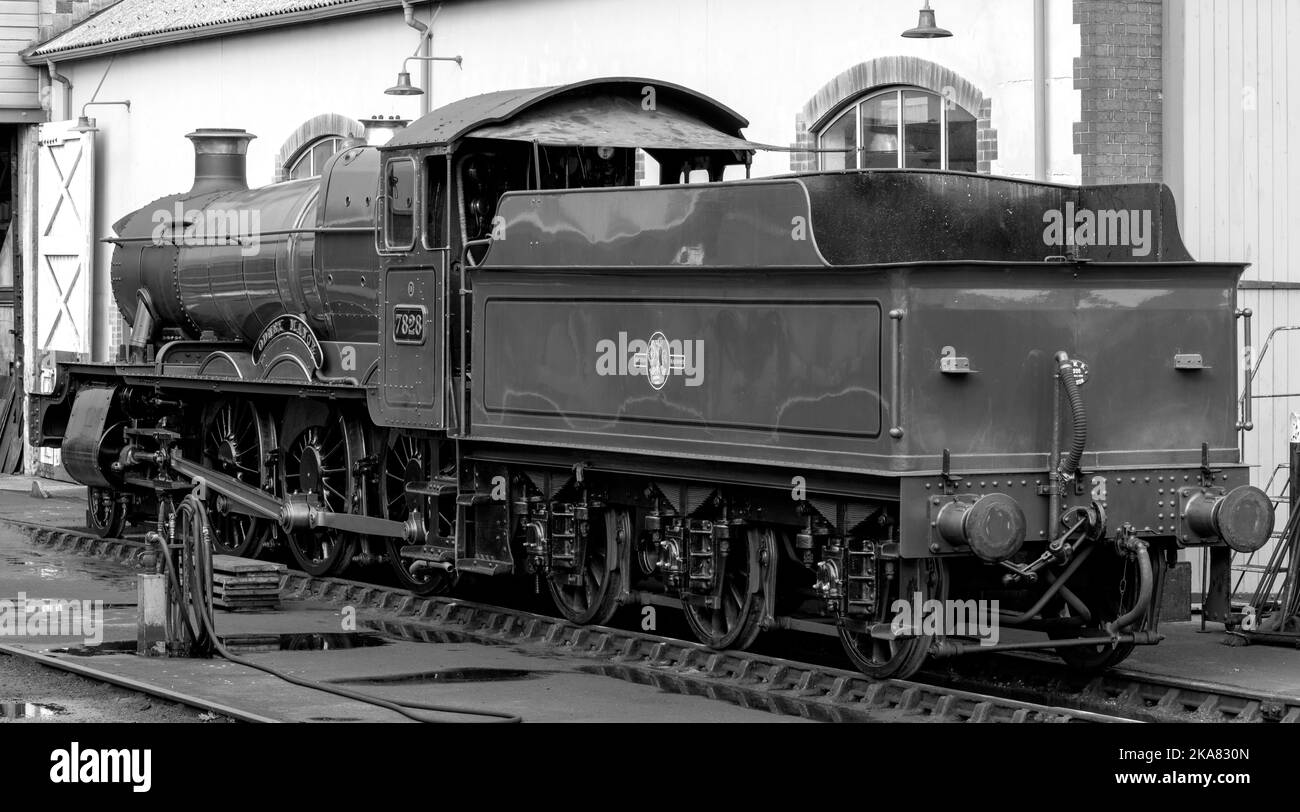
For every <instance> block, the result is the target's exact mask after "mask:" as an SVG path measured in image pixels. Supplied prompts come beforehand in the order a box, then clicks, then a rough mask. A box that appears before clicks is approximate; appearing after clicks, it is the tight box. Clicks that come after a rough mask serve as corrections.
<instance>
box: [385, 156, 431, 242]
mask: <svg viewBox="0 0 1300 812" xmlns="http://www.w3.org/2000/svg"><path fill="white" fill-rule="evenodd" d="M402 161H405V162H406V163H408V164H410V166H411V187H412V188H411V215H410V216H411V240H410V242H409V243H408V244H406V245H394V244H393V243H392V241H391V237H392V229H391V227H390V220H389V217H390V214H391V212H390V208H389V205H388V203H389V189H388V176H389V168H390V167H391V166H392V165H393V164H395V163H399V162H402ZM379 191H380V194H379V196H378V202H379V206H380V211H379V229H378V232H379V233H378V234H377V235H376V237H377V239H376V242H377V243H379V249H380V252H381V253H384V254H408V253H410V252H412V251H414V250H415V246H416V243H417V242H418V241H419V239H420V238H419V236H418V235H417V232H418V231H422V229H420V215H421V213H422V212H423V211H424V207H423V206H422V205H421V204H420V192H421V186H420V165H419V163H418V162H417V161H416V159H415V156H414V155H394V156H393V157H391V158H386V159H384V163H383V167H382V170H381V171H380V173H379Z"/></svg>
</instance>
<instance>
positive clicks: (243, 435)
mask: <svg viewBox="0 0 1300 812" xmlns="http://www.w3.org/2000/svg"><path fill="white" fill-rule="evenodd" d="M275 434H276V432H275V424H274V422H273V421H272V420H271V419H270V417H269V416H268V415H266V414H263V413H262V411H261V410H260V409H258V408H256V407H255V406H253V404H251V403H249V402H248V401H247V400H245V399H243V398H237V397H232V398H224V399H222V400H219V401H217V402H216V403H215V404H213V405H212V406H210V407H208V408H207V409H205V410H204V417H203V464H204V465H205V466H207V467H209V468H212V469H215V470H217V471H220V472H221V473H223V474H226V475H228V476H232V477H234V478H235V479H238V480H239V481H240V482H244V483H246V484H248V485H252V486H253V487H256V488H267V489H269V486H271V484H272V483H273V482H274V481H275V476H274V474H273V472H272V470H271V468H270V466H269V464H268V460H269V459H270V458H271V452H272V450H273V449H275V447H276V445H277V443H276V436H275ZM206 507H207V510H208V517H209V527H210V530H211V535H212V549H213V552H215V553H217V554H219V555H236V556H241V557H244V558H256V557H257V555H258V553H260V552H261V551H262V547H263V546H264V545H265V544H266V543H267V542H268V541H269V540H270V539H271V538H272V536H273V535H274V533H275V525H274V523H272V522H271V521H269V520H267V519H261V518H254V517H252V516H249V515H247V514H244V513H236V512H233V511H231V510H229V504H228V502H227V500H226V498H225V497H224V496H220V495H216V494H214V495H212V496H210V497H209V498H208V500H207V505H206Z"/></svg>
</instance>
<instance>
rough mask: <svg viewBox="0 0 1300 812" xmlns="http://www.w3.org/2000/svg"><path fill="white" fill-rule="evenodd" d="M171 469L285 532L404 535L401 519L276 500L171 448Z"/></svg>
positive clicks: (238, 510) (237, 509)
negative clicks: (319, 530) (321, 530)
mask: <svg viewBox="0 0 1300 812" xmlns="http://www.w3.org/2000/svg"><path fill="white" fill-rule="evenodd" d="M171 468H172V470H173V471H175V472H176V473H177V474H180V475H181V476H183V477H187V478H188V479H190V480H191V481H193V482H194V484H195V486H196V487H198V488H199V489H200V491H215V492H216V493H218V494H220V495H222V496H224V497H226V499H228V500H229V501H230V508H229V509H230V510H232V511H233V512H235V513H243V514H246V515H249V516H256V517H259V518H263V519H270V520H271V521H273V522H277V523H278V524H279V525H280V526H281V527H282V528H284V529H285V531H293V530H304V529H308V528H320V527H324V528H332V529H334V530H342V531H344V532H347V533H357V534H360V535H366V536H380V537H384V538H398V539H405V538H406V537H407V530H406V524H405V523H403V522H394V521H390V520H388V519H379V518H375V517H372V516H357V515H355V514H352V513H336V512H334V511H330V510H322V509H320V508H318V507H316V506H315V505H311V504H308V503H307V502H306V501H305V498H300V499H293V498H290V499H280V498H279V497H277V496H275V495H273V494H269V493H267V492H266V491H263V490H260V489H258V488H254V487H253V486H252V485H249V484H247V483H245V482H240V481H239V480H238V479H235V478H234V477H232V476H229V475H227V474H223V473H221V472H220V471H214V470H212V469H211V468H208V467H206V466H203V465H200V464H198V463H196V462H193V461H191V460H187V459H185V458H184V457H182V456H181V455H180V452H179V451H176V450H175V449H173V450H172V455H171ZM200 495H201V496H205V495H206V494H205V493H201V494H200Z"/></svg>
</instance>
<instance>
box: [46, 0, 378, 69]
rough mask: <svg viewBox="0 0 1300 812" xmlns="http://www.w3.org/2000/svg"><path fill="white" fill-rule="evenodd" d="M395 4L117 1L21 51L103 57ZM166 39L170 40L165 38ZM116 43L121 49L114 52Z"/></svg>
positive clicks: (371, 0) (354, 0)
mask: <svg viewBox="0 0 1300 812" xmlns="http://www.w3.org/2000/svg"><path fill="white" fill-rule="evenodd" d="M400 5H401V3H400V0H391V2H390V1H389V0H121V1H120V2H118V3H116V4H114V5H112V6H109V7H108V8H106V9H104V10H102V11H100V12H99V13H97V14H95V15H92V16H91V17H88V18H86V19H85V20H83V21H82V22H80V23H78V24H77V25H74V26H73V27H72V28H69V29H68V30H67V31H64V32H63V33H62V34H59V35H58V36H56V37H54V38H52V39H50V40H48V41H47V42H44V43H41V44H39V45H37V46H36V47H35V48H32V49H31V50H30V51H28V52H27V53H26V56H27V58H28V59H29V60H43V59H47V58H56V57H59V56H60V55H63V56H67V55H72V54H78V53H80V52H87V51H92V50H93V51H95V52H96V53H105V52H110V51H113V50H122V49H124V48H125V47H129V46H137V47H138V46H139V45H140V44H142V43H144V42H148V41H149V40H151V39H159V38H163V37H166V38H167V40H168V41H175V40H177V39H186V38H194V39H197V38H200V37H204V36H213V35H217V34H221V33H226V31H225V30H224V29H230V28H232V27H240V26H241V24H242V26H246V27H249V28H254V27H262V26H259V25H257V23H259V22H261V23H263V24H264V25H272V24H279V23H280V22H282V20H280V19H277V18H284V17H290V16H291V15H297V16H303V15H304V14H309V13H311V12H317V13H320V14H322V15H323V16H338V15H341V14H349V13H361V12H365V11H373V10H376V9H381V8H388V7H396V6H400ZM168 35H171V36H168ZM115 44H117V45H119V46H122V47H120V48H114V47H113V46H114V45H115Z"/></svg>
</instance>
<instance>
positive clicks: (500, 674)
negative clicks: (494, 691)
mask: <svg viewBox="0 0 1300 812" xmlns="http://www.w3.org/2000/svg"><path fill="white" fill-rule="evenodd" d="M537 676H538V673H537V672H536V671H527V670H525V669H522V668H444V669H442V670H440V671H423V672H420V673H418V674H384V675H382V676H378V677H358V678H356V679H340V680H331V681H332V682H341V683H347V684H349V685H427V684H431V683H451V682H508V681H510V680H523V679H533V678H535V677H537Z"/></svg>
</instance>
